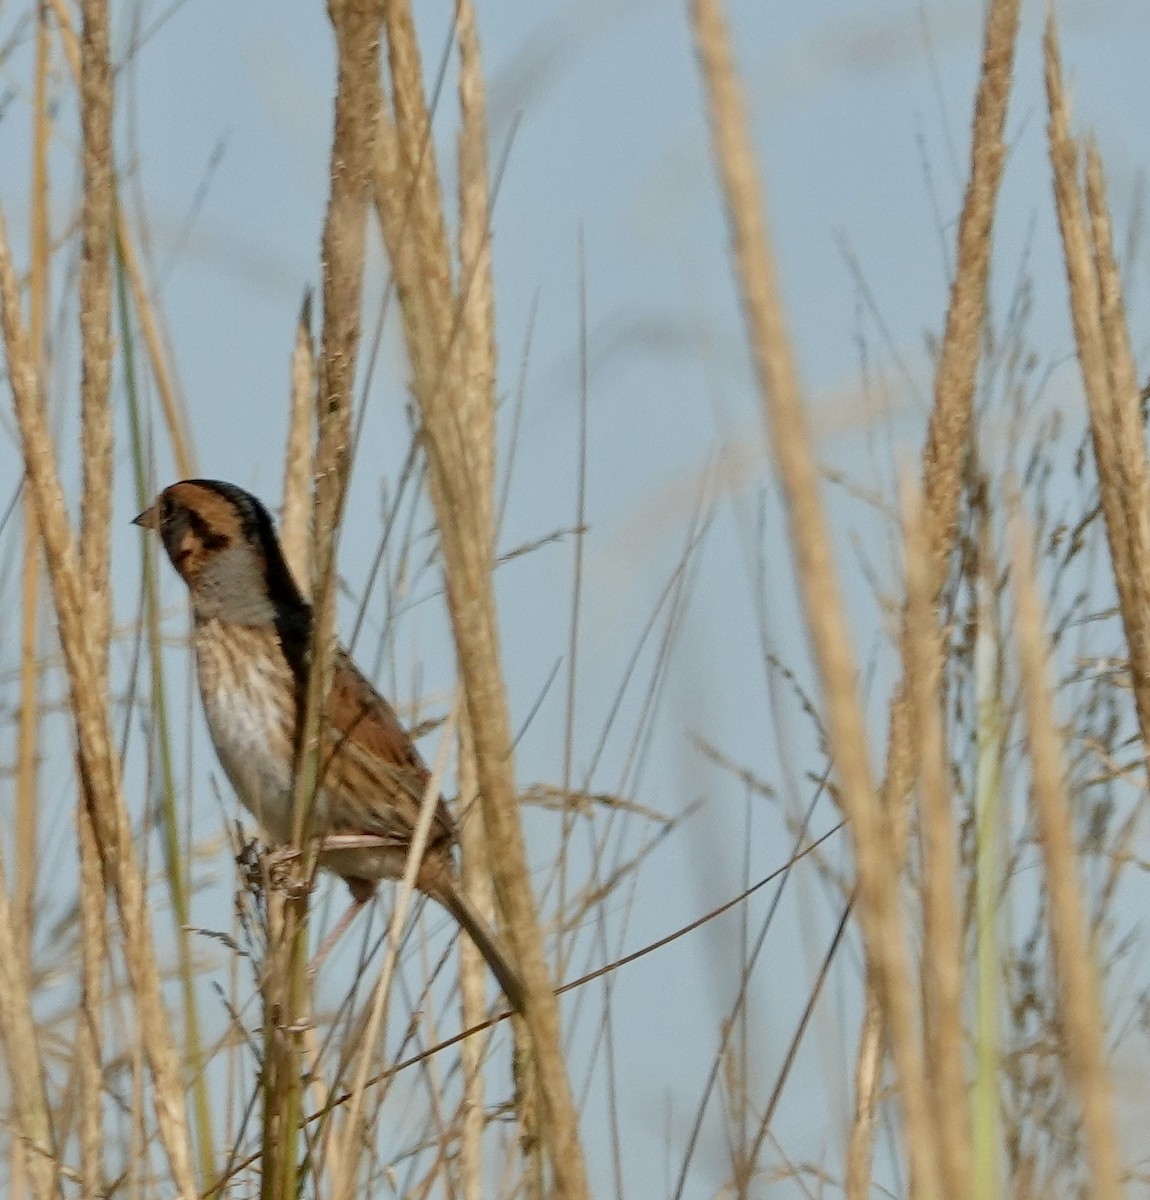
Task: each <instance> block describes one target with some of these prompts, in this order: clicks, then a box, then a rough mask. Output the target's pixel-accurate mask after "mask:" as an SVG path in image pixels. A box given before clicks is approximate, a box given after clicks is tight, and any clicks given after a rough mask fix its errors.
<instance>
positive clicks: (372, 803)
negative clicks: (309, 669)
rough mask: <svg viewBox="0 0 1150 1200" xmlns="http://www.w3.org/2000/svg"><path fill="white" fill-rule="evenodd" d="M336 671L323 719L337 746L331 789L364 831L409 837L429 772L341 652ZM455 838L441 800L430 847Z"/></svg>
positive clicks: (379, 698)
mask: <svg viewBox="0 0 1150 1200" xmlns="http://www.w3.org/2000/svg"><path fill="white" fill-rule="evenodd" d="M334 668H335V669H334V676H333V679H332V687H331V690H330V691H329V693H328V697H327V705H326V712H325V715H326V717H327V720H328V722H329V724H330V725H331V727H332V729H333V730H334V732H335V733H336V735H337V738H338V741H337V742H336V746H335V749H334V753H333V760H332V763H331V766H330V767H329V772H328V786H331V787H335V788H338V789H339V791H340V794H341V797H342V798H344V799H346V800H348V801H349V802H354V803H355V805H356V808H358V810H359V813H358V815H359V816H360V817H361V818H362V821H363V824H364V826H365V827H367V828H366V829H365V830H364V831H370V830H371V829H372V828H375V829H378V830H379V832H380V834H382V835H388V836H389V835H395V836H398V837H404V836H407V837H410V835H411V831H412V830H413V829H414V827H415V822H416V820H417V819H418V816H419V806H420V804H421V803H422V801H423V794H424V791H425V790H426V788H427V780H428V778H429V775H430V772H429V771H428V769H427V766H426V764H425V763H424V761H423V759H422V758H421V757H420V755H419V751H418V750H417V749H416V748H415V743H414V742H413V741H412V740H411V737H410V736H409V734H408V733H407V730H405V729H404V727H403V725H402V724H401V723H400V720H399V718H398V717H397V716H396V714H395V710H394V709H393V708H392V707H391V705H390V704H388V702H387V701H386V700H385V699H384V698H383V697H382V696H381V695H380V694H379V693H378V692H377V691H376V690H375V688H374V687H372V685H371V684H370V683H369V682H368V680H367V679H366V677H365V676H364V675H363V674H362V673H361V672H360V670H359V669H358V668H357V667H356V665H355V664H354V663H353V662H352V661H351V659H350V658H349V657H348V655H347V654H346V653H345V652H344V651H343V650H342V649H340V650H337V651H336V656H335V663H334ZM365 777H366V778H365ZM365 784H366V785H367V786H364V785H365ZM454 839H455V825H454V822H453V821H452V819H451V813H450V812H449V811H448V809H447V806H446V805H445V804H444V803H443V800H442V799H440V801H439V803H438V806H437V808H436V813H435V825H434V827H433V829H432V836H431V842H432V844H433V845H434V844H439V843H443V842H451V841H454Z"/></svg>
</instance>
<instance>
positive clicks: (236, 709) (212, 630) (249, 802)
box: [195, 621, 295, 843]
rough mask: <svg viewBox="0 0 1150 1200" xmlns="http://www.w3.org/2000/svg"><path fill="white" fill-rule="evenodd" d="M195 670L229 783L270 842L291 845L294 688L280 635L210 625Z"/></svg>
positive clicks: (199, 633)
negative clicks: (288, 842)
mask: <svg viewBox="0 0 1150 1200" xmlns="http://www.w3.org/2000/svg"><path fill="white" fill-rule="evenodd" d="M195 641H196V667H197V672H198V676H199V683H200V694H201V696H202V698H203V704H204V716H205V717H206V719H207V724H208V730H209V732H210V733H211V737H212V742H213V744H214V745H215V748H216V754H217V755H218V756H219V760H220V765H221V766H222V767H223V769H224V773H225V774H226V775H227V777H228V780H229V782H230V783H231V785H232V787H233V788H234V789H235V791H236V794H237V795H238V796H239V798H240V801H241V802H242V803H243V804H244V806H245V807H246V808H247V809H248V810H249V811H250V812H251V813H252V814H253V815H254V816H255V817H256V819H257V820H258V821H259V822H260V824H261V825H262V826H263V828H264V831H265V832H266V834H267V835H268V837H269V838H270V839H271V841H272V842H275V843H282V842H287V841H290V839H291V824H292V794H293V783H292V775H293V746H292V742H293V738H292V730H293V729H294V725H295V687H294V680H293V678H292V675H291V671H290V669H289V668H288V666H287V663H286V662H285V660H284V658H283V654H282V651H281V650H280V648H279V643H278V640H277V639H276V637H275V633H274V631H273V630H270V629H260V628H248V627H243V626H238V627H237V626H234V627H229V626H227V625H224V624H223V623H222V622H219V621H207V622H204V623H202V624H201V625H199V626H197V629H196V639H195Z"/></svg>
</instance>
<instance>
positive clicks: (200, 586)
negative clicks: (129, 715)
mask: <svg viewBox="0 0 1150 1200" xmlns="http://www.w3.org/2000/svg"><path fill="white" fill-rule="evenodd" d="M134 524H136V525H140V526H142V527H143V528H145V529H151V530H154V531H155V532H156V533H158V534H159V535H160V539H161V541H162V542H163V544H164V549H165V550H166V551H167V554H168V558H169V559H171V562H172V566H173V567H175V569H176V572H177V574H178V575H179V576H180V577H181V578H182V579H183V581H184V582H185V583H186V584H187V585H188V592H189V595H190V598H191V607H192V617H193V643H194V647H195V654H196V674H197V678H198V682H199V687H200V698H201V700H202V701H203V707H204V716H205V718H206V720H207V726H208V730H209V732H210V734H211V738H212V743H213V745H214V746H215V749H216V754H217V755H218V756H219V760H220V765H221V766H222V767H223V769H224V774H225V775H227V777H228V780H229V781H230V783H231V785H232V787H233V788H234V789H235V792H236V795H237V796H238V797H239V799H240V801H241V802H242V803H243V805H244V806H245V807H246V808H247V809H248V810H249V811H250V812H251V813H252V815H253V816H254V817H255V818H256V819H257V820H258V821H259V823H260V825H261V826H262V827H263V829H264V831H265V833H266V834H267V836H268V838H269V839H270V840H271V842H273V843H275V844H280V845H289V844H290V843H291V841H292V818H293V805H294V794H295V762H296V749H297V744H298V738H299V736H300V727H301V722H302V719H303V711H304V696H305V690H306V687H307V677H308V658H309V648H310V645H311V636H312V609H311V606H310V605H309V604H308V603H307V601H306V600H304V598H303V596H302V595H301V593H300V590H299V587H298V586H297V585H296V582H295V580H294V579H293V577H292V573H291V570H290V568H289V567H288V565H287V561H286V559H285V558H284V555H283V551H282V550H281V549H280V544H279V539H278V538H277V537H276V533H275V527H274V525H273V524H272V519H271V517H270V515H269V514H268V511H267V509H266V508H265V507H264V506H263V505H262V504H261V503H260V502H259V500H257V499H256V498H255V497H254V496H252V495H251V494H250V493H248V492H245V491H244V490H243V489H242V488H239V487H236V486H234V485H233V484H230V483H221V482H219V481H218V480H213V479H185V480H183V481H181V482H180V483H174V484H172V485H171V486H170V487H167V488H165V489H164V490H163V491H162V492H161V493H160V494H159V496H158V497H157V498H156V501H155V503H154V504H153V505H152V507H151V508H149V509H146V510H145V511H144V512H142V513H140V515H139V516H137V517H136V518H135V519H134ZM321 720H322V721H323V722H324V723H325V725H326V729H325V733H326V734H327V736H326V737H325V738H323V739H322V740H321V745H324V746H329V747H331V749H330V751H329V752H328V753H327V754H326V756H325V761H323V762H322V763H321V764H320V777H319V779H318V782H317V790H316V795H315V799H314V802H313V807H312V811H311V817H310V830H309V832H310V834H311V836H312V837H314V838H316V839H317V847H318V851H319V853H318V862H319V865H320V866H321V867H322V868H324V869H326V870H328V871H331V872H333V873H335V874H336V875H339V876H340V877H341V878H342V879H343V880H344V882H345V883H346V884H347V885H348V887H349V889H350V890H351V894H352V899H353V905H352V909H351V910H350V912H349V913H348V916H347V917H346V918H345V920H344V921H342V922H340V925H339V929H340V931H342V929H343V928H344V927H345V926H346V924H347V923H348V921H349V920H350V918H351V917H352V916H354V914H355V912H357V911H358V910H359V908H361V907H362V906H363V905H365V904H366V903H367V902H368V901H369V900H370V899H371V898H372V896H374V895H375V892H376V888H377V886H378V884H379V883H380V881H381V880H385V879H400V878H402V876H403V873H404V869H405V867H406V865H407V854H408V850H409V848H410V846H411V839H412V836H413V834H414V830H415V825H416V820H417V818H418V815H419V809H420V805H421V803H422V801H423V796H424V792H425V790H426V787H427V781H428V777H429V772H428V769H427V766H426V765H425V764H424V761H423V759H422V758H421V757H420V755H419V751H418V750H417V749H416V748H415V744H414V743H413V742H412V740H411V737H410V736H409V734H408V733H407V731H406V730H405V729H404V727H403V725H402V724H401V723H400V720H399V718H398V717H397V716H396V713H395V710H394V709H393V708H392V706H391V705H390V704H389V703H388V702H387V701H386V700H385V699H384V698H383V697H382V696H381V695H380V694H379V693H378V692H377V691H376V690H375V688H374V687H373V686H372V685H371V683H370V682H369V681H368V680H367V678H366V677H365V676H364V675H363V674H362V673H361V672H360V671H359V670H358V668H357V667H356V665H355V664H354V663H353V662H352V660H351V658H350V657H349V656H348V654H347V652H346V651H345V650H344V649H343V647H342V646H337V647H336V649H335V653H334V660H333V671H332V680H331V687H330V690H329V691H328V693H327V696H326V697H325V699H324V704H323V712H322V716H321ZM348 835H351V836H348ZM363 835H367V838H366V839H365V841H369V842H370V844H368V845H363V844H360V845H355V841H356V838H357V837H363ZM341 838H342V842H341ZM455 841H456V834H455V823H454V821H453V820H452V817H451V813H450V811H449V810H448V808H447V805H446V804H445V803H444V802H443V799H442V798H440V799H439V801H438V804H437V806H436V810H435V816H434V819H433V821H432V827H431V834H430V837H429V839H428V842H427V846H426V850H425V852H424V857H423V861H422V863H421V864H420V868H419V873H418V875H417V876H416V884H415V885H416V887H417V888H418V890H419V891H421V892H422V893H424V894H425V895H427V896H430V897H431V898H432V899H434V900H436V901H438V903H440V904H441V905H442V906H443V907H444V908H446V909H447V911H448V912H449V913H450V914H451V915H452V916H453V917H454V918H455V920H456V921H458V923H459V924H460V925H461V926H462V927H463V928H464V929H465V930H466V931H467V933H468V936H469V937H470V938H471V940H472V941H473V942H474V943H475V945H476V946H477V947H478V948H479V950H480V953H482V955H483V957H484V958H485V959H486V960H487V963H488V965H489V966H490V968H491V971H492V973H493V974H494V975H495V978H496V979H497V980H498V982H499V986H500V987H501V988H502V989H503V991H504V994H505V995H506V997H507V999H508V1001H509V1003H510V1004H511V1006H512V1007H513V1008H515V1009H517V1010H521V1009H522V1006H523V985H522V983H521V981H520V978H519V976H518V974H517V972H516V971H515V969H514V968H513V967H512V966H511V964H510V962H509V961H508V959H507V955H506V953H505V951H504V950H503V947H502V945H501V944H500V942H499V940H498V938H497V937H496V935H495V933H494V932H493V931H492V929H491V928H490V926H489V925H488V924H487V922H486V921H485V920H484V918H483V917H482V916H481V915H480V913H479V912H478V911H477V910H476V908H475V907H474V906H473V904H472V903H471V901H470V900H469V899H468V897H467V896H466V895H465V894H464V893H463V891H462V889H461V887H460V885H459V877H458V875H457V873H456V870H455V865H454V861H453V850H454V847H455ZM349 842H350V843H351V845H350V846H349V845H348V843H349ZM325 846H326V848H325ZM333 847H334V848H333ZM332 940H333V939H330V938H329V942H330V941H332ZM322 953H323V952H322V951H321V957H322Z"/></svg>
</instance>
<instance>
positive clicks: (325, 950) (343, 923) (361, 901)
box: [307, 879, 375, 980]
mask: <svg viewBox="0 0 1150 1200" xmlns="http://www.w3.org/2000/svg"><path fill="white" fill-rule="evenodd" d="M347 886H348V887H349V888H350V889H351V904H350V905H349V906H348V908H347V911H346V912H345V913H344V914H343V916H342V917H340V919H339V920H338V921H336V923H335V925H334V927H333V928H332V931H331V932H330V933H329V934H328V935H327V937H325V938H324V939H323V942H322V944H321V945H320V948H319V949H318V950H317V951H316V953H315V958H313V959H312V960H311V962H310V963H308V968H307V976H308V979H309V980H314V979H315V977H316V975H318V974H319V969H320V967H322V966H323V964H324V961H325V960H326V958H327V956H328V955H329V954H330V953H331V952H332V951H333V950H334V949H335V947H336V945H337V943H338V942H339V940H340V938H342V937H343V935H344V934H345V933H347V931H348V928H349V927H350V925H351V923H352V921H354V920H355V918H356V917H357V916H358V915H359V911H360V909H362V908H366V907H367V904H368V903H369V901H370V900H371V898H372V896H374V895H375V884H373V883H370V884H369V883H368V882H367V881H366V880H360V879H349V880H348V881H347Z"/></svg>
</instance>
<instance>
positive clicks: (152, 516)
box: [132, 504, 160, 533]
mask: <svg viewBox="0 0 1150 1200" xmlns="http://www.w3.org/2000/svg"><path fill="white" fill-rule="evenodd" d="M132 524H133V525H139V526H141V527H142V528H144V529H154V530H155V531H156V532H157V533H159V531H160V517H159V514H158V513H157V512H156V506H155V505H154V504H153V505H152V507H151V508H145V509H144V511H143V512H142V513H140V515H139V516H138V517H133V518H132Z"/></svg>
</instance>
